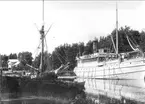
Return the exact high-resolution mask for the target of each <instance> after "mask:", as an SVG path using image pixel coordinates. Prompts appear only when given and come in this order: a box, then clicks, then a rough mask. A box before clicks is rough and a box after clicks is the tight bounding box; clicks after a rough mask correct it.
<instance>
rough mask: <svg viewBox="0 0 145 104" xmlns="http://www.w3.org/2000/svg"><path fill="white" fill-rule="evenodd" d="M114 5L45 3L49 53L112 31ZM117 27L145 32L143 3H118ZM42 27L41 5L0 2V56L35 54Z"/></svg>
mask: <svg viewBox="0 0 145 104" xmlns="http://www.w3.org/2000/svg"><path fill="white" fill-rule="evenodd" d="M115 3H116V2H115V1H45V6H44V8H45V30H47V29H48V28H49V26H50V25H51V24H52V23H53V26H52V28H51V30H50V32H49V33H48V34H47V45H48V52H52V51H53V49H54V48H55V47H57V46H58V45H60V44H64V43H69V44H71V43H76V42H87V41H89V40H93V39H94V38H95V37H99V36H107V35H108V34H110V33H111V32H112V30H113V29H114V28H115V20H116V19H115V18H116V13H115V12H116V11H115V8H116V4H115ZM118 11H119V13H118V14H119V16H118V17H119V18H118V20H119V27H121V26H125V25H127V26H130V27H131V28H133V29H136V30H139V31H141V30H144V28H145V2H144V1H122V2H120V1H119V2H118ZM35 23H36V25H37V27H38V28H39V29H40V28H41V26H42V1H17V0H16V1H0V53H1V54H10V53H19V52H22V51H30V52H32V53H33V54H36V53H35V51H36V48H37V46H38V44H39V39H40V34H39V32H38V30H37V28H36V26H35Z"/></svg>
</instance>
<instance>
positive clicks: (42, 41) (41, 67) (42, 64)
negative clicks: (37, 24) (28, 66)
mask: <svg viewBox="0 0 145 104" xmlns="http://www.w3.org/2000/svg"><path fill="white" fill-rule="evenodd" d="M42 21H43V24H42V28H41V30H40V34H41V38H40V39H41V43H42V44H41V46H42V49H41V62H40V75H41V74H42V71H43V66H44V57H43V55H44V0H43V3H42Z"/></svg>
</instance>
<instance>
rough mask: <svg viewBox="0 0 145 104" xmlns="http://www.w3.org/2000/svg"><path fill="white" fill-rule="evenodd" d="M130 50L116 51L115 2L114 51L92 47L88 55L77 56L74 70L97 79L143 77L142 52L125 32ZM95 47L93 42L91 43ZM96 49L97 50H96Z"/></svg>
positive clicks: (144, 77)
mask: <svg viewBox="0 0 145 104" xmlns="http://www.w3.org/2000/svg"><path fill="white" fill-rule="evenodd" d="M126 37H127V40H128V43H129V45H130V46H131V48H132V49H133V51H132V52H124V53H119V52H118V6H117V3H116V46H115V43H114V42H113V45H114V48H115V53H108V52H105V49H99V50H98V49H95V48H94V49H93V50H95V52H94V53H93V54H90V55H83V56H80V57H77V58H76V60H77V66H76V67H75V68H74V72H75V74H76V75H77V77H79V78H98V79H125V80H126V79H133V80H134V79H143V80H144V79H145V59H144V53H143V52H142V50H141V49H140V48H139V46H133V44H131V39H129V36H128V35H127V34H126ZM93 47H95V43H94V44H93ZM96 51H97V52H96Z"/></svg>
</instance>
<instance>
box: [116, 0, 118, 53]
mask: <svg viewBox="0 0 145 104" xmlns="http://www.w3.org/2000/svg"><path fill="white" fill-rule="evenodd" d="M116 54H118V4H117V2H116Z"/></svg>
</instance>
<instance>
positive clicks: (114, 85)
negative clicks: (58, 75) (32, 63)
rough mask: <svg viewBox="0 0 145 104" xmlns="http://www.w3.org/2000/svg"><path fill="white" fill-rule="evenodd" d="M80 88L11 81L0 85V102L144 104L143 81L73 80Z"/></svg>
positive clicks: (10, 103) (26, 103)
mask: <svg viewBox="0 0 145 104" xmlns="http://www.w3.org/2000/svg"><path fill="white" fill-rule="evenodd" d="M76 81H77V82H83V81H84V82H85V84H84V88H85V89H83V88H79V87H65V86H62V85H61V84H53V83H42V81H41V82H27V83H25V84H23V85H21V86H20V85H19V83H18V84H16V82H13V83H11V82H12V81H9V82H7V83H8V84H7V86H6V87H2V86H1V93H0V104H145V82H144V80H101V79H76Z"/></svg>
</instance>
